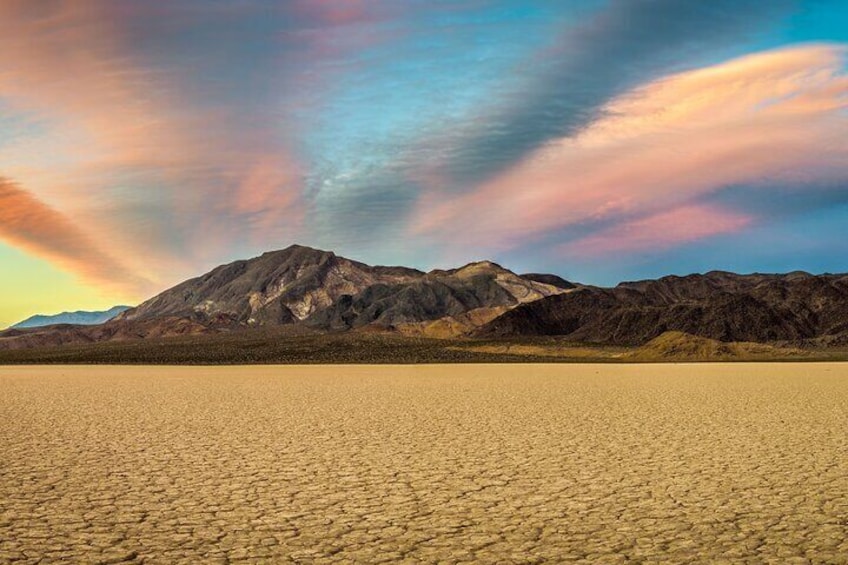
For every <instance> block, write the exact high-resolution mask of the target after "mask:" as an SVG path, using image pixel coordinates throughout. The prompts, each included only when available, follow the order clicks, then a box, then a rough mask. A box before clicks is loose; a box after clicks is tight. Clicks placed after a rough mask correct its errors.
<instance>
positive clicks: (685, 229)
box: [561, 204, 754, 258]
mask: <svg viewBox="0 0 848 565" xmlns="http://www.w3.org/2000/svg"><path fill="white" fill-rule="evenodd" d="M753 221H754V218H753V217H751V216H749V215H746V214H739V213H737V212H733V211H730V210H724V209H722V208H718V207H715V206H709V205H704V204H692V205H686V206H681V207H679V208H674V209H671V210H667V211H664V212H660V213H658V214H654V215H651V216H647V217H644V218H639V219H637V220H633V221H627V222H623V223H620V224H617V225H614V226H613V227H611V228H609V229H606V230H603V231H600V232H598V233H595V234H592V235H590V236H588V237H584V238H582V239H578V240H576V241H572V242H569V243H567V244H565V245H563V246H562V247H561V251H562V252H563V253H564V254H565V255H569V256H576V257H583V258H587V257H597V256H599V255H615V254H620V253H629V252H639V251H662V250H665V249H669V248H672V247H676V246H678V245H682V244H685V243H691V242H693V241H698V240H701V239H704V238H708V237H712V236H716V235H723V234H730V233H736V232H738V231H740V230H743V229H745V228H747V227H748V226H750V225H751V224H752V223H753Z"/></svg>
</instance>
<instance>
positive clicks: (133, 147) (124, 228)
mask: <svg viewBox="0 0 848 565" xmlns="http://www.w3.org/2000/svg"><path fill="white" fill-rule="evenodd" d="M127 9H128V7H127V5H123V6H121V5H120V4H119V3H115V2H111V1H109V0H52V1H51V2H47V3H45V2H31V1H29V0H10V1H8V2H0V68H2V69H3V72H0V99H2V100H3V102H4V105H5V106H7V107H9V108H11V109H12V110H13V111H17V112H19V113H22V114H23V115H26V116H28V117H32V120H33V122H35V123H37V124H38V127H37V128H33V129H32V131H27V132H26V133H27V135H26V136H24V137H22V138H19V139H18V138H16V139H14V140H13V142H12V143H10V144H9V145H7V146H4V148H3V152H2V154H0V169H2V170H3V171H4V173H5V174H7V175H8V176H10V177H12V178H15V179H18V180H19V181H20V182H22V183H23V184H25V185H26V187H27V190H28V192H29V193H30V194H31V195H32V196H33V197H34V198H37V199H38V200H40V201H41V202H48V203H49V205H50V207H51V208H52V209H53V210H57V211H58V210H61V211H62V213H65V214H66V215H72V216H73V217H74V218H85V221H86V231H87V233H90V234H92V236H93V237H96V239H97V240H98V241H103V242H106V243H104V247H106V249H105V251H107V252H108V253H109V254H110V255H111V256H115V257H118V256H120V257H125V258H126V259H125V261H126V262H127V267H128V269H130V270H133V271H135V272H143V273H145V275H146V276H148V277H150V278H152V279H154V280H156V281H157V282H161V286H165V285H167V284H171V283H173V282H177V280H178V279H179V278H180V277H183V276H187V275H189V274H193V273H194V272H195V271H196V270H197V269H198V268H201V267H206V266H208V264H209V263H210V262H215V261H219V260H221V259H222V257H227V253H228V250H229V247H230V246H231V245H232V244H233V242H234V241H238V240H240V239H248V240H256V241H257V242H258V245H260V246H262V247H265V246H267V245H269V241H270V242H273V243H277V242H278V240H276V241H275V240H274V239H269V240H264V241H263V237H265V236H267V237H268V238H273V237H274V235H275V234H277V233H279V230H277V231H276V232H274V233H271V232H272V231H273V230H270V229H269V224H270V223H271V221H272V218H273V215H272V213H271V212H270V210H272V209H279V207H280V205H281V204H282V203H284V204H285V205H286V210H287V212H288V214H289V217H296V216H297V210H296V208H297V207H298V206H300V205H301V199H300V191H301V186H300V185H299V183H298V181H299V177H297V176H296V175H295V174H293V173H292V170H297V166H296V165H295V164H294V160H293V158H292V157H290V156H289V155H288V154H287V153H286V152H285V151H284V150H278V151H274V150H275V149H276V148H275V147H273V146H271V147H269V144H268V143H267V140H266V139H265V138H263V136H264V135H265V132H261V131H258V132H256V131H253V130H249V131H245V130H244V129H239V128H238V124H239V117H238V116H235V115H233V114H231V113H230V112H232V110H231V109H226V108H222V107H220V106H218V107H213V106H211V105H203V104H201V103H200V101H197V100H190V99H187V98H186V94H185V93H186V92H189V90H188V89H186V88H185V85H184V84H183V83H182V77H181V76H179V75H175V74H174V73H173V72H172V71H167V70H165V68H163V67H161V66H157V65H155V64H154V62H152V61H150V60H146V59H144V58H142V57H140V56H139V55H138V54H137V53H136V52H135V51H134V50H133V48H132V46H131V41H130V40H129V36H130V35H131V33H132V30H131V25H132V21H131V20H129V19H128V17H127V13H125V12H126V10H127ZM133 9H135V7H133ZM138 9H141V8H138ZM165 15H167V14H165ZM165 64H167V62H166V63H165ZM266 137H267V136H266ZM271 152H274V153H275V154H279V155H280V157H279V159H277V160H276V161H275V160H274V159H273V158H271V157H267V155H268V154H269V153H271ZM257 161H261V162H262V166H261V167H262V172H256V171H255V169H256V165H255V163H256V162H257ZM128 179H129V180H128ZM263 179H265V180H263ZM267 179H276V180H271V181H269V180H267ZM283 179H284V180H285V182H283ZM131 190H132V192H130V191H131ZM233 193H237V194H242V195H244V196H245V198H247V200H246V201H245V202H246V204H245V206H247V208H249V209H246V208H240V207H238V206H236V207H233V205H232V202H233ZM116 195H117V197H116ZM116 207H117V208H116ZM134 207H136V209H137V210H139V212H135V211H134V210H133V208H134ZM104 209H106V210H108V213H103V210H104ZM57 213H60V212H57ZM142 215H144V216H146V217H144V218H140V216H142ZM128 217H131V218H136V219H137V221H136V223H135V224H133V225H132V226H128V225H127V224H126V219H127V218H128ZM222 226H224V227H225V228H226V229H227V230H229V231H226V232H225V234H224V235H226V236H228V237H229V241H218V242H216V245H215V247H214V248H212V247H210V246H209V239H210V233H214V232H216V231H219V230H220V229H221V227H222ZM132 230H135V231H132ZM166 230H167V233H166ZM32 236H33V237H36V236H37V234H36V233H33V234H32ZM175 242H178V244H179V245H181V246H182V248H179V247H176V244H175ZM55 243H56V241H55V240H45V242H44V246H47V245H48V244H50V245H52V244H55ZM228 244H229V245H228ZM44 246H43V247H44ZM28 249H32V247H28ZM79 249H81V248H79ZM74 250H78V248H77V247H72V248H70V249H65V250H63V252H61V253H56V254H49V253H44V252H43V253H42V255H41V256H43V257H54V258H56V257H65V258H67V256H68V255H69V254H70V253H71V252H73V251H74ZM42 251H44V249H42ZM85 263H86V262H85V261H84V260H80V261H76V262H74V261H67V260H65V261H64V263H63V267H65V268H71V269H76V268H81V269H83V270H82V271H80V274H81V275H83V276H84V277H86V278H87V279H88V280H95V279H96V278H97V277H88V273H87V271H85V270H84V269H85Z"/></svg>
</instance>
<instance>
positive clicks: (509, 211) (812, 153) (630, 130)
mask: <svg viewBox="0 0 848 565" xmlns="http://www.w3.org/2000/svg"><path fill="white" fill-rule="evenodd" d="M845 52H846V50H845V47H843V46H839V45H825V44H821V45H804V46H794V47H790V48H784V49H780V50H776V51H770V52H764V53H759V54H754V55H750V56H747V57H743V58H739V59H736V60H732V61H729V62H726V63H722V64H719V65H715V66H711V67H707V68H704V69H699V70H694V71H688V72H684V73H679V74H676V75H672V76H669V77H666V78H664V79H660V80H657V81H654V82H651V83H648V84H646V85H643V86H641V87H638V88H636V89H634V90H632V91H630V92H629V93H626V94H624V95H622V96H620V97H618V98H616V99H614V100H612V101H611V102H610V103H609V104H608V105H607V106H606V107H605V108H604V109H603V113H602V117H601V118H600V119H598V120H596V121H595V122H593V123H591V124H590V125H589V126H587V128H585V129H584V130H583V131H581V132H580V133H578V134H577V135H574V136H572V137H563V138H560V139H558V140H555V141H552V142H551V143H549V144H548V145H546V146H545V147H543V148H541V149H539V150H537V151H536V152H534V153H533V154H531V155H530V156H529V157H528V158H527V159H526V160H524V161H522V162H521V163H519V164H517V165H516V166H514V167H513V168H512V169H510V170H508V171H506V172H505V173H504V174H502V175H501V176H499V177H497V178H495V179H493V180H491V181H489V182H486V183H482V184H481V185H479V186H477V187H476V189H475V190H474V191H473V192H470V193H468V194H465V195H460V196H456V195H453V194H451V193H449V192H439V191H430V192H429V193H428V194H425V195H424V197H423V198H422V199H421V200H420V201H419V203H418V207H417V210H416V213H415V215H414V217H413V220H412V222H411V224H410V226H411V227H410V233H411V234H414V235H425V234H430V235H438V237H439V238H440V239H441V240H443V241H458V240H462V241H466V242H468V244H469V245H480V246H483V247H486V248H490V249H509V248H512V247H516V246H518V245H520V244H524V243H528V242H531V241H533V240H534V238H540V237H542V236H543V235H544V234H545V233H547V232H552V231H555V230H561V229H563V228H567V227H573V226H581V225H591V224H593V223H596V222H604V223H606V224H609V223H610V222H612V223H615V222H619V221H620V222H631V221H632V220H633V219H634V218H642V217H650V216H653V215H656V214H661V213H664V212H668V211H670V210H674V209H677V208H680V207H682V206H686V205H688V204H691V203H693V202H697V201H699V200H701V199H703V198H706V197H708V196H710V195H713V194H715V193H716V192H717V191H719V190H721V189H723V188H726V187H728V186H733V185H742V184H745V185H749V186H759V187H761V190H762V195H763V196H762V197H763V198H766V199H767V198H768V191H769V188H768V187H769V186H773V185H778V184H779V185H789V184H791V185H795V186H805V185H809V184H811V183H825V184H826V183H833V182H834V181H835V180H837V179H843V180H844V179H846V178H848V116H847V115H846V113H845V112H844V109H845V108H846V106H848V97H846V89H845V88H846V80H845V74H844V70H843V65H844V60H845ZM684 209H685V208H684ZM613 233H615V232H613ZM705 235H706V234H705ZM587 237H590V236H587Z"/></svg>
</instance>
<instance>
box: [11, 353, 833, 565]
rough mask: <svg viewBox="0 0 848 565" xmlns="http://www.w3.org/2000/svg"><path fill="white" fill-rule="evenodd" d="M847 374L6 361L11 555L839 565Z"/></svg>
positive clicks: (769, 368)
mask: <svg viewBox="0 0 848 565" xmlns="http://www.w3.org/2000/svg"><path fill="white" fill-rule="evenodd" d="M847 429H848V365H845V364H838V363H782V364H755V363H746V364H699V365H691V364H686V365H684V364H681V365H671V364H666V365H649V364H642V365H610V364H606V365H591V364H584V365H580V364H571V365H564V364H558V365H544V364H536V365H519V364H512V365H472V364H468V365H426V366H403V367H400V366H391V365H383V366H379V367H376V366H365V365H359V366H340V365H337V366H308V367H307V366H287V367H280V366H252V367H164V366H158V367H148V366H122V367H116V366H99V367H90V366H73V367H69V366H53V367H28V366H19V367H0V454H2V457H0V562H2V563H6V562H21V563H47V562H57V563H58V562H63V563H64V562H75V563H119V562H127V563H142V562H143V563H169V564H170V563H230V562H256V563H263V562H270V563H286V562H298V563H310V562H315V563H330V562H338V563H354V562H355V563H379V562H398V561H402V562H407V563H435V562H447V563H458V562H468V563H471V562H474V563H544V562H557V563H560V562H574V563H624V562H636V563H641V562H669V563H683V562H701V563H714V562H721V561H725V562H752V563H761V562H764V563H848V441H846V435H845V430H847Z"/></svg>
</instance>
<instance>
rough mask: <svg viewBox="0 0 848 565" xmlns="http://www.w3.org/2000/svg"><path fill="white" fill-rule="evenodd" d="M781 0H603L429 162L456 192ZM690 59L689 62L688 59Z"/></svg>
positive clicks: (745, 33)
mask: <svg viewBox="0 0 848 565" xmlns="http://www.w3.org/2000/svg"><path fill="white" fill-rule="evenodd" d="M790 5H791V2H789V1H787V0H776V1H773V2H761V1H759V0H714V1H711V2H680V1H678V0H612V1H610V2H608V3H607V4H606V5H605V7H604V8H603V9H601V10H599V11H598V12H597V13H596V14H594V15H592V16H591V17H589V18H587V19H583V20H580V21H578V22H576V23H574V24H573V25H571V26H567V27H566V28H565V29H563V31H562V34H561V36H560V37H559V38H558V40H557V41H556V42H555V43H554V44H553V45H552V46H551V47H550V48H549V49H547V50H545V51H544V52H540V53H537V55H536V56H535V57H534V58H533V60H529V61H526V63H525V64H526V67H524V68H522V69H521V71H522V75H523V76H525V80H524V85H522V86H519V87H515V88H514V91H512V92H505V93H503V97H502V99H500V100H496V101H495V103H494V104H492V105H491V106H490V107H488V108H485V109H484V111H483V112H481V114H480V115H479V116H478V117H477V119H476V120H475V121H474V122H472V123H470V124H468V125H466V126H465V127H463V128H462V129H460V130H459V131H458V132H457V133H452V134H449V135H445V136H444V137H443V138H439V139H438V141H437V143H438V144H440V145H441V146H442V147H446V150H445V151H444V152H443V157H442V162H441V163H439V164H438V166H439V167H440V168H441V169H442V170H443V174H445V175H446V176H447V178H448V179H449V180H450V181H451V189H452V190H454V191H457V192H462V191H464V190H468V189H469V188H471V187H473V186H474V185H475V184H477V183H478V182H480V181H485V180H488V179H489V178H490V177H492V176H494V175H496V174H498V173H500V172H502V171H503V170H505V169H508V168H510V167H511V166H513V165H514V164H515V163H516V162H518V161H520V160H522V159H523V158H524V157H526V156H527V155H528V154H530V153H531V152H533V151H535V150H537V149H539V148H540V147H541V146H543V145H545V144H547V143H549V142H551V141H555V140H557V139H560V138H563V137H570V136H573V135H575V134H577V133H578V132H579V131H580V130H581V129H583V128H584V127H586V126H588V124H590V123H591V122H593V121H594V120H596V119H597V118H598V117H599V114H600V113H601V111H602V109H603V108H604V106H605V105H606V104H607V103H608V102H609V101H610V100H611V99H613V98H615V97H616V96H618V95H620V94H622V93H623V92H625V91H627V90H628V89H630V88H633V87H635V86H636V85H638V84H640V83H644V82H645V81H646V80H649V79H651V78H654V77H656V76H658V75H660V74H663V73H667V72H669V70H670V69H674V68H675V67H677V68H679V67H680V65H681V63H682V62H683V61H692V59H693V58H694V59H695V60H697V59H698V58H699V57H706V56H709V55H708V54H710V53H716V52H721V51H722V49H723V46H724V45H725V44H726V43H727V42H728V41H730V42H733V43H735V42H739V41H740V40H741V41H744V40H750V39H753V38H752V37H751V35H752V33H755V32H754V31H752V30H758V29H760V28H761V27H762V26H764V25H768V24H770V23H773V22H774V21H776V20H777V18H778V17H779V16H782V15H785V14H786V9H787V7H788V6H790ZM689 64H692V63H691V62H690V63H689Z"/></svg>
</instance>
